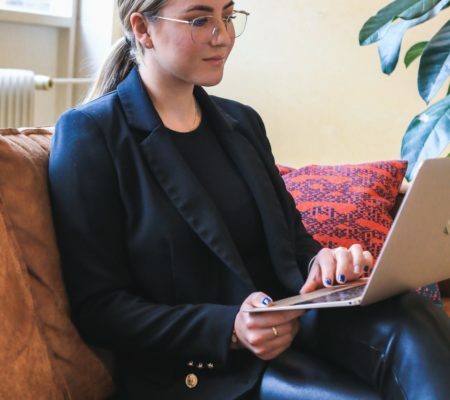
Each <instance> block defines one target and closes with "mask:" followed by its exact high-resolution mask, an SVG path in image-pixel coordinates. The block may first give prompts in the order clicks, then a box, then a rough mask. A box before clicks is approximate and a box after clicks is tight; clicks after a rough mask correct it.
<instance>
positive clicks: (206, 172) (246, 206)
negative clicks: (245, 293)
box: [168, 118, 286, 299]
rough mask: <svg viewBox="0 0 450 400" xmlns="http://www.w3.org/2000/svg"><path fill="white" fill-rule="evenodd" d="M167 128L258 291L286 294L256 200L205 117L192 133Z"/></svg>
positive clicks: (273, 294) (281, 295)
mask: <svg viewBox="0 0 450 400" xmlns="http://www.w3.org/2000/svg"><path fill="white" fill-rule="evenodd" d="M168 131H169V132H170V136H171V138H172V141H173V143H175V145H176V146H177V148H178V150H179V152H180V154H181V155H182V156H183V158H184V160H185V162H186V163H187V164H188V165H189V167H190V169H191V170H192V172H193V174H194V175H195V176H196V178H197V179H198V181H199V182H200V184H201V185H202V186H203V188H204V189H205V190H206V192H207V193H208V194H209V196H210V197H211V200H212V201H213V203H215V205H216V207H217V209H218V211H219V213H220V215H221V216H222V217H223V220H224V222H225V225H226V227H227V228H228V230H229V233H230V236H231V238H232V240H233V241H234V243H235V245H236V247H237V250H238V252H239V254H240V255H241V257H242V260H243V262H244V265H245V266H246V268H247V270H248V272H249V274H250V276H251V278H252V280H253V282H254V284H255V287H256V288H257V290H260V291H263V292H265V293H267V294H269V295H270V296H271V297H273V298H274V299H277V298H280V297H284V296H285V295H286V289H284V288H283V287H282V285H281V284H280V282H279V280H278V278H277V277H276V275H275V272H274V268H273V266H272V262H271V260H270V255H269V252H268V247H267V243H266V237H265V235H264V228H263V225H262V220H261V216H260V213H259V211H258V208H257V205H256V202H255V199H254V198H253V196H252V194H251V192H250V190H249V188H248V187H247V185H246V183H245V181H244V180H243V179H242V177H241V175H240V174H239V171H238V170H237V168H236V166H235V165H234V163H233V161H232V160H231V158H230V157H229V156H228V155H227V154H226V153H225V151H224V149H223V147H222V146H221V145H220V142H219V140H218V139H217V137H216V135H215V134H214V132H213V131H212V130H211V128H210V125H209V124H208V121H207V120H206V118H203V119H202V121H201V123H200V125H199V126H198V128H197V129H195V130H194V131H192V132H188V133H180V132H175V131H172V130H170V129H168Z"/></svg>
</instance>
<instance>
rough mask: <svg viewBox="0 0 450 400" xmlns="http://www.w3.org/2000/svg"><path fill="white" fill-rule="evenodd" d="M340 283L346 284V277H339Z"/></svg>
mask: <svg viewBox="0 0 450 400" xmlns="http://www.w3.org/2000/svg"><path fill="white" fill-rule="evenodd" d="M339 282H342V283H344V282H345V275H343V274H342V275H339Z"/></svg>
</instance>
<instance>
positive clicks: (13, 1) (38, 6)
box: [0, 0, 73, 18]
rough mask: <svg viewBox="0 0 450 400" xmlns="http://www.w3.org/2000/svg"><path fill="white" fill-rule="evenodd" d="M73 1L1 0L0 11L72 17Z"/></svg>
mask: <svg viewBox="0 0 450 400" xmlns="http://www.w3.org/2000/svg"><path fill="white" fill-rule="evenodd" d="M72 4H73V0H0V9H3V10H10V11H19V12H27V13H34V14H44V15H53V16H57V17H67V18H70V17H72Z"/></svg>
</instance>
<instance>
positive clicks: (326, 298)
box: [295, 285, 366, 304]
mask: <svg viewBox="0 0 450 400" xmlns="http://www.w3.org/2000/svg"><path fill="white" fill-rule="evenodd" d="M365 287H366V285H360V286H355V287H351V288H348V289H342V290H339V291H336V292H331V293H328V294H325V295H323V296H319V297H316V298H315V299H311V300H305V301H300V302H298V303H295V304H316V303H329V302H331V301H347V300H351V299H354V298H356V297H360V296H361V295H362V294H363V292H364V288H365Z"/></svg>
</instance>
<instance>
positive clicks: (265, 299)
mask: <svg viewBox="0 0 450 400" xmlns="http://www.w3.org/2000/svg"><path fill="white" fill-rule="evenodd" d="M271 302H272V299H271V298H270V297H264V298H263V299H262V302H261V303H262V304H263V305H264V306H267V305H268V304H270V303H271Z"/></svg>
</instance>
